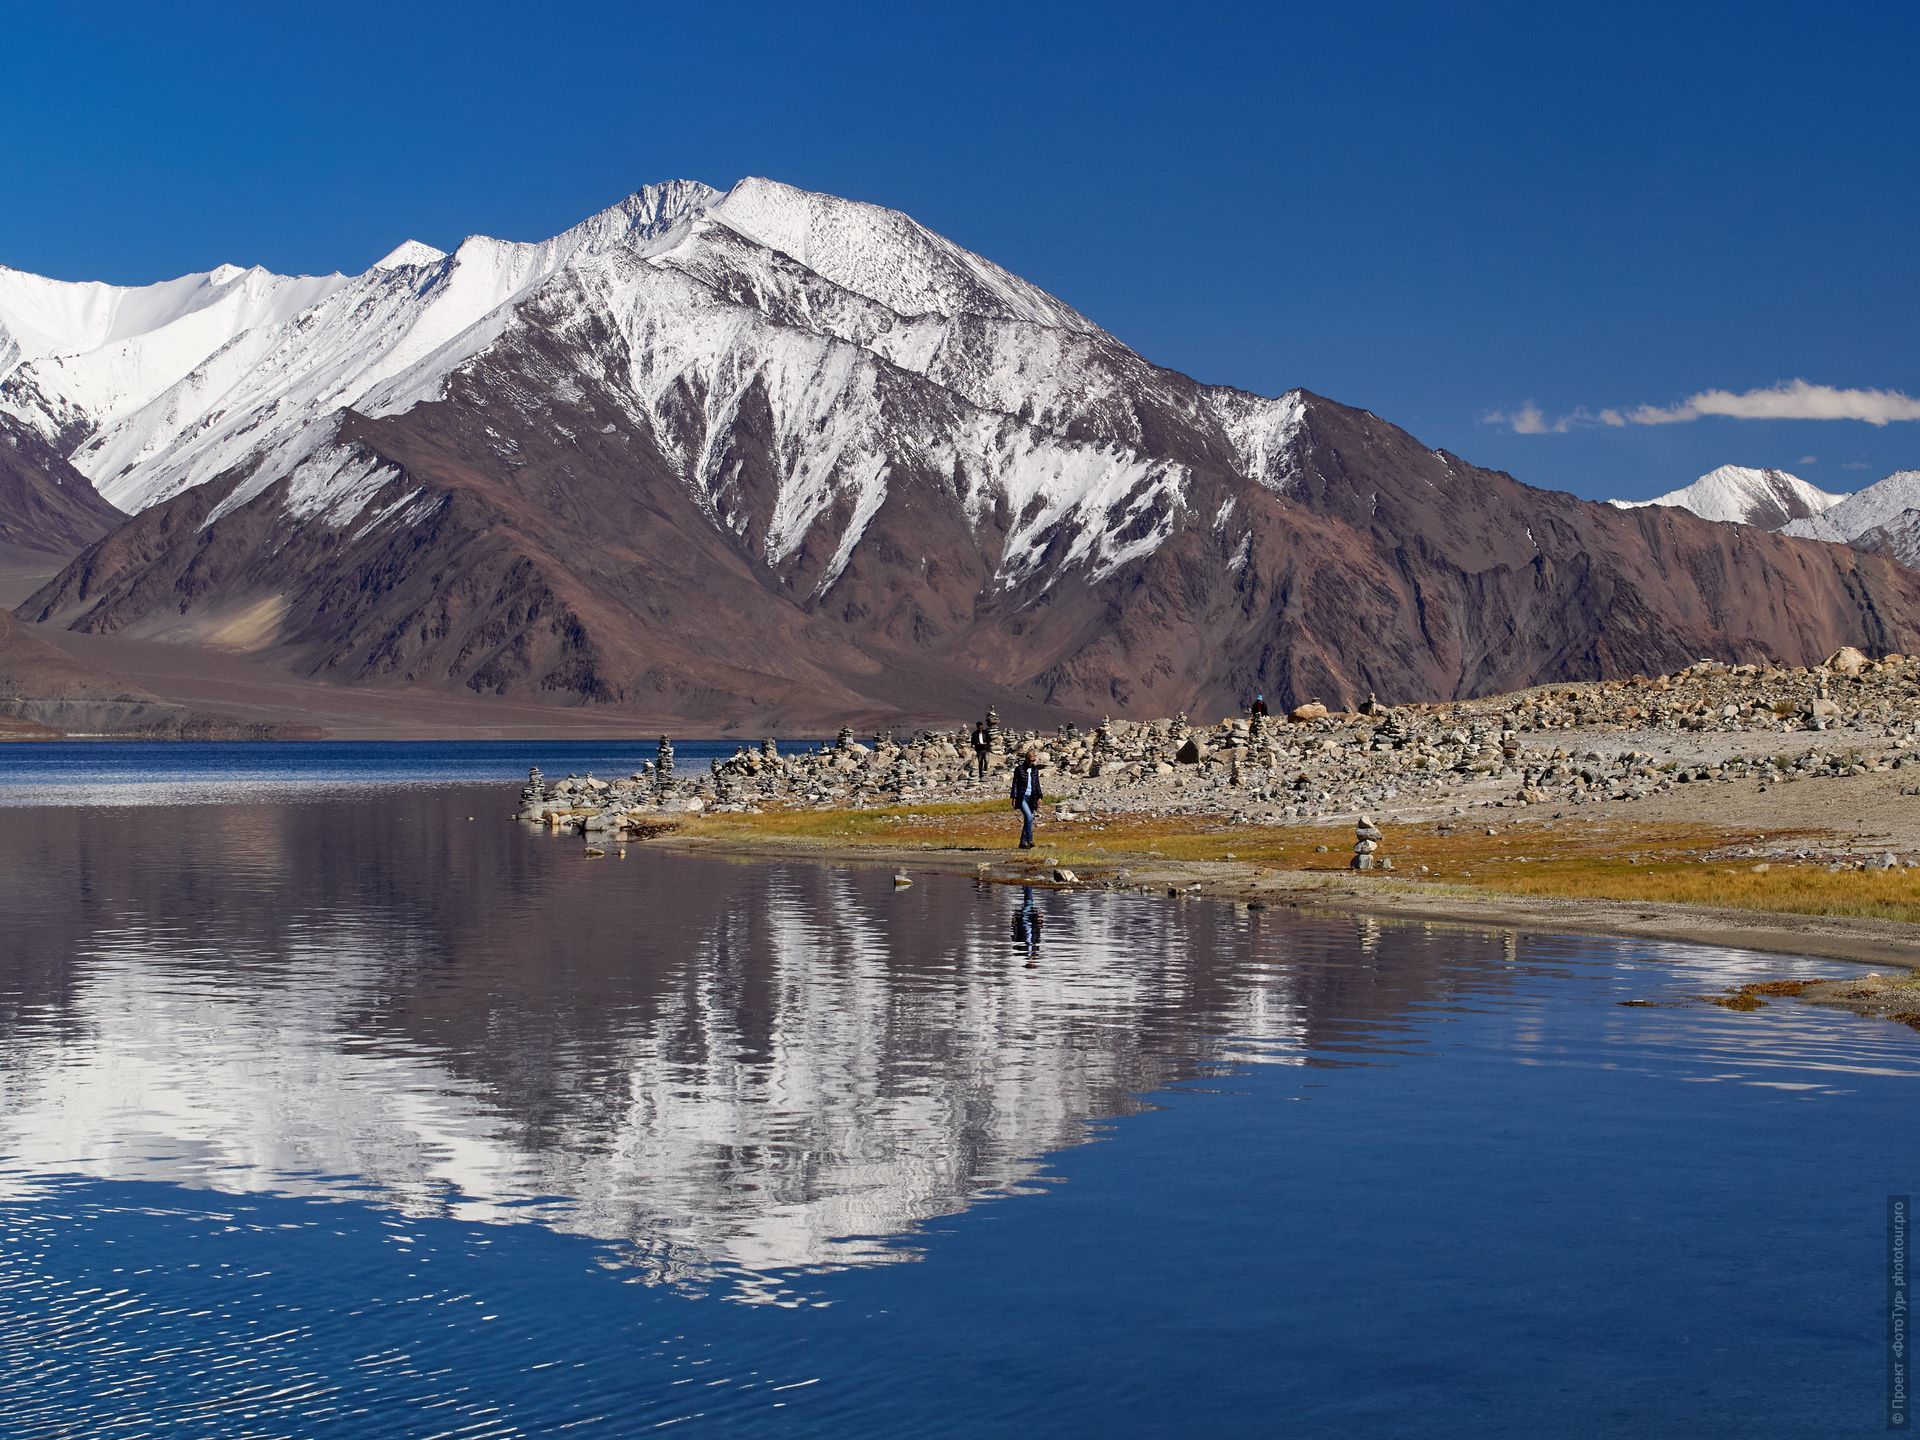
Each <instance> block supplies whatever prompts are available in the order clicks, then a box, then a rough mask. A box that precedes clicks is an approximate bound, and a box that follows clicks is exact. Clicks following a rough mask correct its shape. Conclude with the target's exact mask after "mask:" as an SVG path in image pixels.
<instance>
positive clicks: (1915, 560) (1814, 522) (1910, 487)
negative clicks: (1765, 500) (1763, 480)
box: [1782, 470, 1920, 568]
mask: <svg viewBox="0 0 1920 1440" xmlns="http://www.w3.org/2000/svg"><path fill="white" fill-rule="evenodd" d="M1782 533H1784V534H1787V535H1801V536H1805V537H1806V538H1807V539H1809V540H1832V541H1838V542H1840V543H1843V544H1847V545H1852V546H1854V547H1855V548H1856V549H1860V550H1868V551H1877V552H1880V553H1884V554H1887V555H1891V556H1893V558H1894V559H1896V560H1898V561H1899V562H1900V563H1901V564H1903V565H1908V566H1913V567H1916V568H1920V470H1897V471H1895V472H1894V473H1893V474H1891V475H1889V476H1887V477H1886V479H1884V480H1878V481H1875V482H1874V483H1873V484H1871V485H1869V486H1868V487H1867V488H1866V489H1864V490H1861V491H1858V492H1856V493H1855V494H1853V495H1850V496H1848V497H1847V498H1846V499H1845V500H1844V501H1843V502H1842V503H1840V504H1838V505H1835V506H1833V507H1832V508H1831V509H1829V510H1826V511H1823V512H1822V513H1821V514H1819V515H1815V516H1811V517H1809V518H1807V519H1804V520H1796V521H1795V522H1794V523H1793V524H1791V525H1789V526H1787V527H1786V528H1785V530H1784V531H1783V532H1782Z"/></svg>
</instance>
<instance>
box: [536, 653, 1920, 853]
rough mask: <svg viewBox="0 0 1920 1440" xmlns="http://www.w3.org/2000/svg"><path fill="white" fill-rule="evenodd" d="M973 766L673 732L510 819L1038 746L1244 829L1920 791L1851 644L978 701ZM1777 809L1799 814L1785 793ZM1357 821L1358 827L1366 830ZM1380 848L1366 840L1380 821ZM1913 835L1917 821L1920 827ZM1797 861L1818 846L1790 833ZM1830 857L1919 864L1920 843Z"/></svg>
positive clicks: (946, 798)
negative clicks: (1496, 677) (1126, 697)
mask: <svg viewBox="0 0 1920 1440" xmlns="http://www.w3.org/2000/svg"><path fill="white" fill-rule="evenodd" d="M988 721H989V743H988V748H987V754H986V773H985V778H984V779H982V778H981V777H980V773H979V770H978V767H977V765H976V759H975V755H974V752H973V750H972V748H971V746H970V744H969V737H968V732H967V731H966V730H964V729H962V730H955V731H925V732H922V733H920V734H919V735H917V736H912V737H906V738H900V737H896V736H894V735H892V734H890V733H886V732H881V733H878V734H874V735H871V736H870V737H867V738H865V739H856V738H855V736H854V734H853V732H852V731H851V730H850V729H845V728H843V729H842V731H841V732H840V735H839V738H838V739H837V741H835V742H833V743H831V744H827V745H819V746H812V747H806V748H800V749H794V748H791V747H790V748H789V749H787V750H785V751H783V750H782V749H781V748H780V746H779V745H778V744H777V743H776V742H775V741H773V740H765V741H762V742H761V743H760V744H759V745H758V746H742V747H741V748H740V749H739V750H738V751H736V752H735V753H734V754H733V755H732V756H730V757H728V758H726V759H724V760H716V761H714V762H713V763H712V765H711V767H710V768H709V770H708V771H707V772H706V773H701V774H692V775H689V774H683V773H681V772H679V771H678V770H677V769H676V767H675V764H674V759H673V750H672V745H671V743H670V741H669V740H668V739H667V738H666V737H662V738H661V741H660V750H659V755H658V758H657V759H656V760H655V761H653V762H649V763H648V764H646V765H644V766H643V767H642V768H641V769H640V770H638V771H636V772H634V773H633V774H631V775H627V776H623V777H615V778H611V779H603V778H600V777H597V776H593V775H570V776H567V777H565V778H563V779H560V780H556V781H549V780H547V779H546V778H545V777H544V776H542V775H541V774H539V773H538V772H537V771H536V772H535V773H534V774H533V775H532V776H531V777H530V778H529V781H528V784H527V786H526V788H525V789H524V790H523V792H522V794H521V801H520V809H519V813H520V815H521V817H522V818H523V819H526V820H530V821H535V822H539V823H543V824H546V825H548V826H550V827H552V828H555V829H559V830H563V831H573V832H577V833H581V834H583V835H587V836H589V837H592V836H596V835H598V836H604V837H607V838H613V839H618V838H621V836H623V835H625V834H630V833H633V832H635V831H637V830H638V829H641V828H645V827H648V826H651V825H653V824H655V823H657V821H658V820H659V818H660V817H661V816H663V815H680V814H689V813H691V814H699V813H713V814H729V813H735V814H755V813H760V812H761V811H763V810H768V809H793V808H810V809H815V810H823V811H824V810H840V809H856V810H857V809H863V808H868V807H873V806H882V805H884V806H926V805H941V804H953V803H963V802H969V801H978V800H980V799H981V798H983V796H986V795H991V794H993V793H995V787H996V786H1003V785H1004V784H1005V780H1006V776H1007V773H1008V771H1009V769H1010V767H1011V765H1012V764H1013V762H1014V760H1015V758H1016V757H1017V756H1018V755H1020V754H1022V753H1024V752H1025V751H1026V750H1027V749H1028V748H1032V749H1034V750H1035V751H1037V753H1038V755H1039V758H1040V764H1041V767H1042V770H1043V773H1044V774H1045V776H1046V779H1047V788H1048V793H1049V797H1050V800H1051V801H1053V802H1054V803H1055V804H1056V805H1057V807H1058V811H1059V813H1061V814H1064V815H1068V816H1071V815H1074V814H1076V813H1078V814H1083V815H1084V814H1095V815H1097V814H1102V813H1109V814H1148V815H1208V816H1217V817H1221V818H1224V819H1227V820H1231V821H1234V822H1241V823H1249V824H1267V825H1279V824H1300V823H1306V824H1313V823H1348V824H1351V823H1354V821H1355V820H1356V818H1359V817H1365V818H1364V820H1363V824H1364V825H1367V826H1371V825H1372V824H1373V823H1374V822H1375V820H1376V819H1378V821H1379V822H1380V823H1384V824H1393V823H1406V822H1408V821H1411V820H1420V819H1436V818H1457V817H1463V816H1467V815H1469V814H1470V813H1472V812H1484V811H1489V810H1492V811H1522V812H1524V811H1528V810H1540V809H1542V808H1543V807H1544V809H1545V810H1548V811H1557V813H1560V814H1565V813H1567V812H1568V810H1569V809H1571V808H1573V807H1588V806H1593V807H1616V806H1623V805H1633V804H1635V803H1639V802H1648V801H1654V800H1658V799H1661V798H1662V797H1674V796H1680V797H1685V798H1687V799H1697V800H1698V802H1699V803H1700V804H1701V805H1702V806H1703V807H1704V806H1707V805H1710V804H1711V802H1710V801H1709V800H1708V792H1710V791H1711V789H1712V788H1714V787H1719V786H1729V785H1734V784H1737V783H1741V782H1746V783H1747V784H1749V785H1750V786H1751V787H1753V788H1754V789H1755V790H1756V792H1757V793H1758V794H1763V795H1764V794H1769V793H1781V794H1784V792H1786V791H1788V790H1789V789H1790V788H1791V787H1795V786H1801V785H1811V786H1812V787H1814V788H1816V789H1817V788H1818V787H1819V786H1820V785H1821V784H1822V783H1823V782H1827V781H1832V780H1835V779H1842V778H1851V777H1860V776H1874V775H1878V776H1888V775H1894V774H1896V773H1899V772H1904V771H1906V770H1908V769H1911V770H1913V772H1914V775H1913V781H1914V782H1915V783H1914V784H1912V785H1911V786H1902V787H1901V789H1902V793H1903V794H1905V793H1907V792H1908V791H1909V790H1911V791H1912V792H1913V793H1916V794H1920V659H1914V658H1909V657H1906V656H1902V655H1889V656H1886V657H1884V658H1882V659H1879V660H1870V659H1868V658H1867V657H1866V656H1864V655H1862V654H1861V653H1860V652H1859V651H1857V650H1842V651H1840V652H1838V653H1837V654H1835V655H1834V656H1833V657H1831V658H1830V659H1829V660H1828V661H1827V662H1826V663H1825V664H1823V665H1821V666H1817V667H1796V668H1791V669H1787V668H1773V667H1763V666H1759V665H1727V664H1721V663H1717V662H1713V661H1705V660H1703V661H1700V662H1699V663H1697V664H1695V665H1692V666H1689V667H1687V668H1686V669H1685V670H1682V671H1680V672H1678V673H1676V674H1672V675H1661V676H1654V677H1641V676H1636V677H1634V678H1633V679H1630V680H1625V681H1601V682H1590V683H1583V684H1578V685H1559V686H1542V687H1537V688H1535V689H1532V690H1526V691H1521V692H1518V693H1516V694H1512V695H1502V696H1494V697H1490V698H1487V699H1483V700H1474V701H1463V702H1454V703H1446V704H1433V705H1407V706H1400V707H1396V708H1389V707H1387V706H1383V705H1379V704H1377V703H1374V702H1371V701H1369V702H1368V703H1367V704H1365V705H1363V706H1362V707H1360V709H1358V710H1355V711H1350V712H1330V711H1329V710H1328V709H1327V708H1326V707H1325V706H1323V705H1318V704H1309V705H1304V706H1301V707H1299V708H1298V709H1296V710H1295V711H1293V712H1292V713H1291V714H1290V715H1288V716H1286V717H1274V718H1272V719H1268V718H1266V717H1262V716H1252V717H1231V718H1228V719H1224V720H1221V721H1219V722H1218V723H1217V724H1213V725H1207V726H1195V725H1193V724H1191V723H1190V722H1189V721H1188V719H1187V718H1186V717H1185V716H1184V715H1182V716H1176V717H1174V718H1172V719H1170V720H1157V721H1129V720H1108V721H1106V722H1104V723H1103V724H1101V725H1099V726H1096V727H1095V728H1094V729H1092V730H1090V731H1082V730H1079V729H1077V728H1076V727H1075V726H1073V725H1070V724H1069V725H1062V726H1060V727H1058V728H1057V729H1055V730H1052V731H1038V730H1012V729H1008V728H1005V727H1002V726H1000V725H999V724H998V723H997V721H996V720H995V719H994V717H991V716H989V717H988ZM1778 803H1779V805H1780V808H1781V809H1782V810H1783V811H1785V810H1787V809H1790V808H1794V807H1792V806H1790V805H1789V804H1788V802H1787V801H1786V800H1785V799H1782V800H1781V801H1779V802H1778ZM1368 838H1369V837H1368V836H1366V835H1364V834H1362V835H1360V836H1359V839H1360V840H1361V841H1366V840H1367V839H1368ZM1372 838H1373V839H1374V840H1375V841H1376V842H1377V840H1378V839H1379V837H1378V836H1375V837H1372ZM1917 840H1920V837H1917ZM1792 858H1796V859H1801V860H1805V859H1812V858H1817V852H1816V851H1815V850H1814V849H1811V848H1808V847H1804V846H1803V847H1800V848H1799V849H1798V850H1796V851H1795V852H1793V855H1792ZM1829 863H1833V864H1836V865H1839V864H1847V865H1855V866H1859V867H1870V866H1874V867H1882V868H1885V867H1891V866H1894V865H1915V864H1920V843H1916V844H1914V845H1912V846H1910V847H1909V846H1901V847H1900V848H1898V849H1888V850H1883V851H1881V852H1880V853H1878V854H1874V855H1871V856H1861V855H1857V854H1853V853H1851V852H1849V853H1847V854H1845V855H1844V856H1834V857H1831V858H1830V860H1829Z"/></svg>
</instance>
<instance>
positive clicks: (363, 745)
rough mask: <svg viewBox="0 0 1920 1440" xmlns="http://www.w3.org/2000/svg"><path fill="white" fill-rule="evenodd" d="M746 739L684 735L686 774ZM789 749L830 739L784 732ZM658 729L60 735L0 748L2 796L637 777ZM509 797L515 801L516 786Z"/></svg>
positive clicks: (134, 795)
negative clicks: (286, 738)
mask: <svg viewBox="0 0 1920 1440" xmlns="http://www.w3.org/2000/svg"><path fill="white" fill-rule="evenodd" d="M740 743H741V742H739V741H737V740H700V739H694V740H681V739H677V738H676V739H674V741H673V750H674V764H675V768H676V770H677V771H678V772H679V773H681V774H690V773H695V772H700V771H704V770H705V769H706V768H707V765H708V762H709V761H712V760H714V759H716V758H721V757H725V756H728V755H731V754H733V753H734V751H735V750H736V749H738V748H739V746H740ZM779 743H780V744H781V746H782V747H783V748H792V747H794V746H800V747H802V748H805V747H807V746H809V745H818V744H821V743H824V742H821V741H804V740H802V741H796V740H782V741H780V742H779ZM659 744H660V738H659V736H657V735H655V736H649V737H647V738H645V739H634V740H630V741H620V740H471V741H462V742H459V743H457V744H449V743H447V742H445V741H437V740H378V741H366V740H312V741H296V742H287V743H271V744H263V743H259V742H255V741H232V742H222V741H187V742H166V743H160V742H152V741H124V740H62V741H53V742H49V743H46V744H39V743H32V744H13V745H0V805H186V804H214V803H221V802H229V801H234V800H242V799H247V798H250V797H254V796H272V797H274V798H276V799H282V800H292V799H298V798H303V797H307V798H310V797H313V796H318V795H325V794H331V793H335V792H339V791H345V790H362V789H369V788H377V787H387V786H392V785H425V784H446V783H449V782H453V781H460V780H467V781H486V780H498V779H513V778H519V779H522V780H524V779H525V778H526V774H527V768H528V767H529V766H531V765H538V766H540V767H541V768H542V769H543V770H544V771H545V772H546V773H547V776H548V778H550V779H558V778H559V777H560V776H562V775H567V774H574V773H577V774H581V775H588V774H597V775H599V776H600V777H601V778H603V779H605V778H610V777H613V776H617V775H631V774H633V773H634V772H635V771H637V770H638V769H639V768H640V767H641V765H642V764H643V763H645V762H648V761H651V760H653V759H654V758H655V757H656V756H657V755H658V753H659ZM508 799H510V800H511V799H512V796H511V794H509V795H508Z"/></svg>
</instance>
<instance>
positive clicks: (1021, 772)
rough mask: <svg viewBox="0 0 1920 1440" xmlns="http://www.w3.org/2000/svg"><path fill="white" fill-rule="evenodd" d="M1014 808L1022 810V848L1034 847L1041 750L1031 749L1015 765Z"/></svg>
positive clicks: (1038, 799) (1029, 848)
mask: <svg viewBox="0 0 1920 1440" xmlns="http://www.w3.org/2000/svg"><path fill="white" fill-rule="evenodd" d="M1010 793H1011V795H1012V797H1013V808H1014V809H1016V810H1018V811H1019V812H1020V821H1021V824H1020V848H1021V849H1022V850H1031V849H1033V817H1034V813H1035V812H1036V811H1037V810H1039V808H1040V801H1041V798H1042V796H1041V793H1040V752H1039V751H1037V750H1033V749H1029V750H1028V751H1027V753H1026V754H1025V755H1023V756H1021V757H1020V763H1019V764H1018V765H1016V766H1014V767H1013V788H1012V790H1011V792H1010Z"/></svg>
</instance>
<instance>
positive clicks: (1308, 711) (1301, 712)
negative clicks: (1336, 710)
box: [1287, 700, 1328, 725]
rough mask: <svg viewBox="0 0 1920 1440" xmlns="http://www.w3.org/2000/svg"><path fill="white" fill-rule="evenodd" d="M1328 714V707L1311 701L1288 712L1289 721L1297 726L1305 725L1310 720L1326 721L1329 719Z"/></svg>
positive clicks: (1316, 701)
mask: <svg viewBox="0 0 1920 1440" xmlns="http://www.w3.org/2000/svg"><path fill="white" fill-rule="evenodd" d="M1327 714H1328V711H1327V707H1326V706H1324V705H1322V704H1321V703H1320V702H1319V701H1318V700H1310V701H1308V702H1307V703H1306V704H1305V705H1296V706H1294V707H1293V709H1291V710H1289V711H1288V712H1287V719H1289V720H1291V721H1293V722H1295V723H1296V724H1299V725H1304V724H1306V723H1307V722H1308V721H1310V720H1324V719H1326V718H1327Z"/></svg>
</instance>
